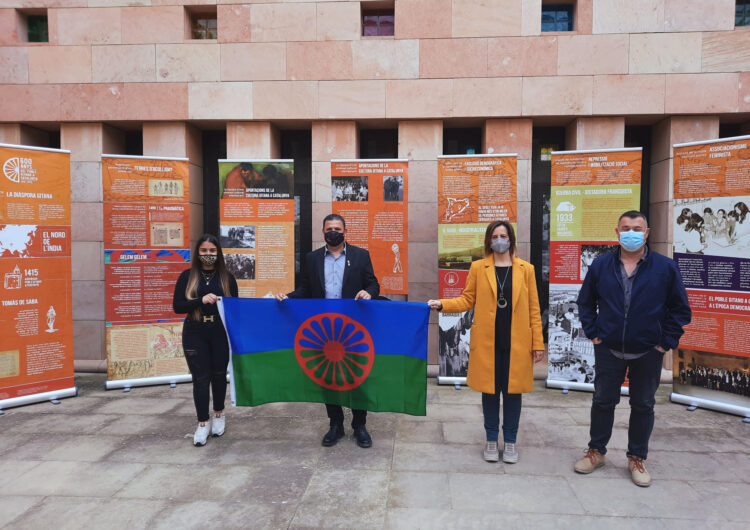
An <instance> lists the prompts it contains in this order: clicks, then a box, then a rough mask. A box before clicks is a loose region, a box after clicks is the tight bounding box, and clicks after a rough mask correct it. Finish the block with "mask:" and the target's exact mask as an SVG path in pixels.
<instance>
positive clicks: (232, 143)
mask: <svg viewBox="0 0 750 530" xmlns="http://www.w3.org/2000/svg"><path fill="white" fill-rule="evenodd" d="M280 153H281V143H280V135H279V131H278V129H277V128H276V127H274V126H273V124H271V122H267V121H245V122H243V121H237V122H229V123H227V158H261V159H265V158H279V156H280Z"/></svg>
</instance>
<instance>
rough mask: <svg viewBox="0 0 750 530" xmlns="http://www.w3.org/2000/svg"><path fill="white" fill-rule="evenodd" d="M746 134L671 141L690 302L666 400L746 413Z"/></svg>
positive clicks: (681, 259) (749, 377)
mask: <svg viewBox="0 0 750 530" xmlns="http://www.w3.org/2000/svg"><path fill="white" fill-rule="evenodd" d="M748 205H750V136H743V137H736V138H725V139H721V140H708V141H703V142H693V143H687V144H677V145H675V146H674V211H673V212H672V222H673V225H672V228H673V234H674V239H673V240H674V259H675V261H676V262H677V264H678V266H679V268H680V272H681V273H682V277H683V281H684V282H685V287H687V290H688V299H689V300H690V307H691V308H692V310H693V318H692V321H691V323H690V324H689V325H688V326H687V327H686V328H685V334H684V335H683V336H682V339H681V340H680V346H679V348H678V350H677V353H676V355H674V357H673V363H674V365H673V376H674V381H673V385H674V392H673V394H672V400H673V401H678V402H681V403H686V404H697V405H700V406H704V407H706V408H713V409H718V410H722V411H724V412H731V413H734V414H741V415H743V416H747V417H750V349H748V344H750V211H749V210H748Z"/></svg>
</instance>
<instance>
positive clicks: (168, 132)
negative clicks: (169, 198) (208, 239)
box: [143, 122, 203, 248]
mask: <svg viewBox="0 0 750 530" xmlns="http://www.w3.org/2000/svg"><path fill="white" fill-rule="evenodd" d="M143 155H144V156H164V157H181V158H187V159H188V160H189V170H190V247H191V248H192V247H193V245H194V243H195V241H197V240H198V238H199V237H200V236H201V235H202V234H203V145H202V138H201V132H200V131H199V130H198V129H196V128H195V127H193V126H192V125H189V124H187V123H181V122H153V123H144V124H143Z"/></svg>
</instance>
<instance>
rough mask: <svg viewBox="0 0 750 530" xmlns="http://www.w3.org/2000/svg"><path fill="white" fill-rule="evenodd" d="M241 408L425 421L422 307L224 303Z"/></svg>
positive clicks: (234, 385) (236, 396) (298, 301)
mask: <svg viewBox="0 0 750 530" xmlns="http://www.w3.org/2000/svg"><path fill="white" fill-rule="evenodd" d="M219 310H220V311H221V312H222V317H223V320H224V325H225V327H226V330H227V335H228V337H229V345H230V348H231V370H232V378H231V382H232V387H231V392H232V397H233V400H234V402H235V404H236V405H238V406H255V405H261V404H263V403H270V402H277V401H310V402H318V403H329V404H335V405H343V406H346V407H350V408H353V409H363V410H370V411H376V412H384V411H388V412H403V413H406V414H414V415H417V416H424V415H425V413H426V411H425V402H426V395H427V324H428V321H429V308H428V306H427V304H424V303H414V302H389V301H381V300H366V301H365V300H361V301H355V300H326V299H288V300H284V301H283V302H278V301H277V300H275V299H259V298H222V299H221V300H220V301H219Z"/></svg>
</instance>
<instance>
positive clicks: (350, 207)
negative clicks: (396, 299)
mask: <svg viewBox="0 0 750 530" xmlns="http://www.w3.org/2000/svg"><path fill="white" fill-rule="evenodd" d="M408 190H409V162H408V161H407V160H396V159H393V160H332V161H331V211H332V213H335V214H338V215H340V216H342V217H343V218H344V219H345V220H346V240H347V241H348V242H350V243H351V244H352V245H356V246H358V247H362V248H364V249H367V250H369V251H370V258H371V259H372V266H373V268H374V269H375V276H376V277H377V279H378V281H379V282H380V294H382V295H389V294H409V271H408V266H409V197H408Z"/></svg>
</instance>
